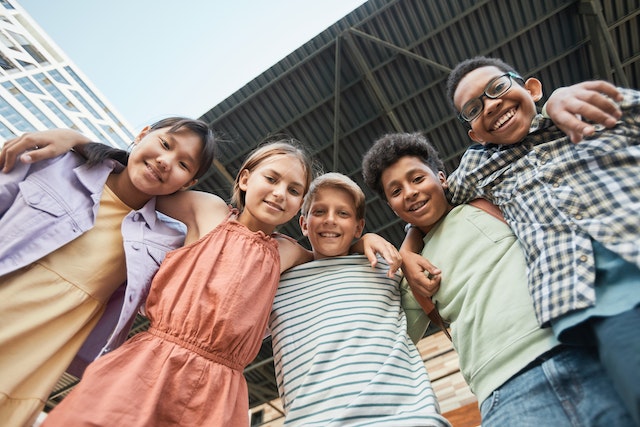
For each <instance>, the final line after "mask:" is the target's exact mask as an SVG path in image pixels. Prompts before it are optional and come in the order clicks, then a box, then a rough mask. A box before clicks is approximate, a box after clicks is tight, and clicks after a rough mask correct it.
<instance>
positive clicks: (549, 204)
mask: <svg viewBox="0 0 640 427" xmlns="http://www.w3.org/2000/svg"><path fill="white" fill-rule="evenodd" d="M447 88H448V89H447V91H448V95H449V97H450V99H451V101H452V104H453V105H454V106H455V108H456V110H457V111H459V112H460V117H461V119H462V120H463V121H464V122H465V123H466V124H467V126H468V127H469V136H470V137H471V138H472V139H473V140H474V141H476V142H479V143H480V145H475V146H472V147H470V148H469V149H468V150H467V152H466V153H465V154H464V156H463V158H462V160H461V163H460V166H459V167H458V169H457V170H456V171H455V172H454V173H452V174H451V176H450V177H449V181H448V183H449V191H450V194H451V200H452V203H454V204H457V203H461V202H465V201H468V200H471V199H474V198H477V197H483V198H486V199H488V200H489V201H491V202H492V203H494V204H495V205H497V206H499V207H500V209H501V211H502V212H503V213H504V216H505V218H506V220H507V221H508V223H509V224H510V226H511V227H512V228H513V230H514V232H515V234H516V235H517V236H518V239H519V240H520V242H521V244H522V247H523V249H524V251H525V255H526V260H527V266H528V268H529V271H528V279H529V291H530V293H531V294H532V296H533V300H534V307H535V310H536V315H537V318H538V322H539V323H540V324H541V325H542V326H549V325H551V327H552V329H553V331H554V333H555V335H556V336H557V337H558V339H559V340H560V341H561V342H563V343H568V344H573V345H584V346H591V345H596V346H597V347H598V350H599V354H600V358H601V361H602V364H603V366H604V368H605V370H606V372H607V373H608V374H609V376H610V377H611V379H612V380H613V382H614V385H615V387H616V390H617V391H618V392H619V393H620V395H621V396H622V398H623V400H624V401H625V402H626V404H627V407H628V408H629V410H630V412H631V413H632V416H633V417H634V419H635V421H636V423H638V424H640V335H639V334H638V330H640V308H639V307H638V305H639V304H640V292H639V291H638V285H639V284H640V269H639V268H638V266H639V265H640V227H638V224H639V222H640V218H639V216H638V211H639V210H640V185H638V176H639V174H640V146H639V144H638V143H639V141H640V92H638V91H635V90H630V89H620V92H621V93H622V94H623V95H624V100H623V101H622V102H621V103H620V107H621V109H622V112H623V115H622V117H621V119H620V121H619V122H618V124H617V125H616V126H615V127H613V128H611V129H603V130H601V131H599V132H596V134H594V135H593V136H592V137H590V138H587V140H586V141H583V142H581V143H579V144H572V143H570V142H569V141H568V140H567V138H566V137H565V136H564V134H562V133H561V132H559V131H558V129H557V128H555V127H554V126H553V123H552V122H551V121H550V120H547V119H544V118H543V117H542V116H540V115H537V114H536V107H535V102H536V101H537V100H538V99H540V97H541V95H542V84H541V83H540V82H539V81H538V80H536V79H534V78H530V79H527V80H524V79H523V78H522V77H520V76H519V75H518V74H517V73H516V72H515V70H514V69H513V68H512V67H511V66H509V65H508V64H505V63H504V62H503V61H501V60H498V59H495V58H486V57H478V58H473V59H471V60H467V61H464V62H462V63H460V64H459V65H458V66H457V67H456V68H455V69H454V70H453V71H452V73H451V75H450V76H449V79H448V82H447Z"/></svg>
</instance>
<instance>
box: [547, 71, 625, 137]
mask: <svg viewBox="0 0 640 427" xmlns="http://www.w3.org/2000/svg"><path fill="white" fill-rule="evenodd" d="M621 100H622V94H621V93H620V92H619V91H618V89H617V88H616V87H615V86H614V85H612V84H611V83H608V82H605V81H603V80H594V81H588V82H582V83H578V84H575V85H573V86H568V87H563V88H559V89H556V90H555V91H554V92H553V93H552V94H551V96H550V97H549V101H548V102H547V104H546V110H547V113H548V114H549V116H550V117H551V119H552V120H553V122H554V123H555V124H556V125H557V126H558V128H560V130H562V131H563V132H564V133H566V134H567V135H568V136H569V138H570V139H571V141H573V142H580V141H581V140H582V139H583V138H584V137H586V136H591V135H593V134H594V132H595V130H596V126H597V125H602V126H604V127H607V128H610V127H613V126H615V124H616V123H617V121H618V119H619V118H620V117H621V115H622V111H621V110H620V107H619V106H618V104H617V102H619V101H621ZM589 122H592V123H594V124H595V126H594V125H593V124H591V123H589Z"/></svg>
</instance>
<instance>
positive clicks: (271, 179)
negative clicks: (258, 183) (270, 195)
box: [264, 175, 276, 184]
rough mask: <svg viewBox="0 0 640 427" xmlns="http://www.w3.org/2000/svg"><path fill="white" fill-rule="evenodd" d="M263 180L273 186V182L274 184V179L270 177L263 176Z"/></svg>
mask: <svg viewBox="0 0 640 427" xmlns="http://www.w3.org/2000/svg"><path fill="white" fill-rule="evenodd" d="M264 179H266V180H267V182H270V183H272V184H273V183H274V182H276V179H275V178H274V177H272V176H271V175H265V176H264Z"/></svg>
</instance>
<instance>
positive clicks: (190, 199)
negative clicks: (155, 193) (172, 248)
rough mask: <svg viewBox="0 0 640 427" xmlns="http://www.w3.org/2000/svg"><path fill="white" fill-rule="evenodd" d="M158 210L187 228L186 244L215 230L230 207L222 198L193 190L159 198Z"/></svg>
mask: <svg viewBox="0 0 640 427" xmlns="http://www.w3.org/2000/svg"><path fill="white" fill-rule="evenodd" d="M156 209H157V210H158V211H160V212H162V213H163V214H165V215H168V216H170V217H172V218H175V219H177V220H178V221H181V222H183V223H184V224H185V225H186V226H187V238H186V240H185V244H189V243H192V242H194V241H196V240H198V239H199V238H201V237H202V236H204V235H205V234H207V233H208V232H209V231H211V230H213V229H214V228H215V227H216V226H217V225H218V224H220V223H221V222H222V221H224V219H225V218H226V217H227V215H228V214H229V207H228V205H227V204H226V203H225V201H224V200H222V199H221V198H220V197H218V196H216V195H215V194H211V193H205V192H203V191H191V190H189V191H179V192H177V193H174V194H171V195H169V196H160V197H158V198H157V201H156Z"/></svg>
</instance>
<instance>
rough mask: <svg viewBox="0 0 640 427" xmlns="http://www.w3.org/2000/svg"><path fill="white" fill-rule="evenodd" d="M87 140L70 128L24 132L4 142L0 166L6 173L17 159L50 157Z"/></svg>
mask: <svg viewBox="0 0 640 427" xmlns="http://www.w3.org/2000/svg"><path fill="white" fill-rule="evenodd" d="M88 142H91V140H90V139H89V138H87V137H86V136H84V135H82V134H81V133H79V132H76V131H74V130H71V129H51V130H44V131H39V132H29V133H25V134H23V135H22V136H19V137H17V138H14V139H10V140H9V141H7V142H5V143H4V146H3V147H2V151H0V168H2V172H4V173H7V172H9V171H10V170H12V169H13V167H14V166H15V164H16V161H17V160H20V161H21V162H24V163H34V162H37V161H40V160H45V159H50V158H52V157H56V156H59V155H61V154H64V153H66V152H67V151H69V150H71V149H72V148H76V147H78V146H80V145H82V144H86V143H88Z"/></svg>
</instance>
